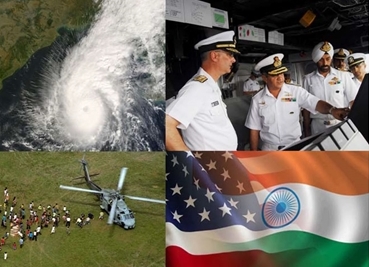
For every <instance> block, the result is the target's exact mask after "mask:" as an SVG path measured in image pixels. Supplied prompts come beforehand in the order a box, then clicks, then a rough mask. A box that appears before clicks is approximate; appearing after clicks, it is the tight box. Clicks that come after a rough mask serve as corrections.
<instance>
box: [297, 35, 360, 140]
mask: <svg viewBox="0 0 369 267" xmlns="http://www.w3.org/2000/svg"><path fill="white" fill-rule="evenodd" d="M333 51H334V50H333V46H332V45H331V44H330V43H329V42H326V41H325V42H320V43H318V44H317V45H316V46H315V47H314V49H313V51H312V59H313V61H314V62H315V63H316V65H317V69H316V70H315V71H313V72H311V73H309V74H307V75H305V79H304V82H303V87H304V88H305V89H306V90H308V92H309V93H311V94H313V95H315V96H317V97H318V98H319V99H322V100H324V101H327V102H328V103H330V104H331V105H333V106H335V107H339V108H347V107H351V106H352V104H353V101H354V99H355V97H356V94H357V92H358V88H357V86H356V85H355V84H354V82H353V80H352V77H351V76H350V73H349V72H347V71H340V70H337V69H335V68H333V67H331V62H332V57H333ZM303 117H304V132H305V136H309V135H311V134H317V133H320V132H322V131H325V130H326V129H327V128H328V127H331V126H332V125H335V124H337V123H339V120H337V119H335V118H334V117H333V116H332V115H331V114H322V113H317V114H310V113H309V112H308V111H306V110H304V111H303Z"/></svg>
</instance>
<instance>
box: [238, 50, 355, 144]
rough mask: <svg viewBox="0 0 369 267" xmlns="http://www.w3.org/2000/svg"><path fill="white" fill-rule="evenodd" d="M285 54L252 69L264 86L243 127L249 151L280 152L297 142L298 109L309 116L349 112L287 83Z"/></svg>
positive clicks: (254, 98)
mask: <svg viewBox="0 0 369 267" xmlns="http://www.w3.org/2000/svg"><path fill="white" fill-rule="evenodd" d="M283 57H284V55H283V54H281V53H279V54H274V55H271V56H269V57H267V58H265V59H263V60H261V61H260V62H259V63H258V64H256V66H255V70H257V71H258V70H260V73H261V74H262V78H263V80H264V82H265V83H266V86H265V88H264V89H263V90H261V91H260V92H258V93H257V94H256V95H255V96H254V97H253V98H252V102H251V107H250V110H249V113H248V114H247V117H246V123H245V126H246V127H247V128H249V129H250V150H258V148H259V139H261V141H262V142H261V150H279V149H281V148H283V147H284V146H287V145H289V144H292V143H294V142H295V141H298V140H300V137H301V135H302V133H301V126H300V122H299V119H300V110H301V108H305V109H307V110H309V111H310V112H311V113H312V114H314V113H316V112H317V111H319V112H321V113H324V114H328V113H330V114H332V115H333V116H334V117H335V118H337V119H341V120H342V119H344V118H345V117H346V116H347V114H348V109H337V108H335V107H333V106H332V105H330V104H329V103H327V102H325V101H322V100H320V99H319V98H317V97H316V96H314V95H312V94H310V93H308V92H307V91H306V90H304V89H303V88H302V87H300V86H296V85H291V84H286V83H285V80H284V73H285V72H286V71H288V69H287V68H286V67H285V66H284V65H283V64H282V59H283Z"/></svg>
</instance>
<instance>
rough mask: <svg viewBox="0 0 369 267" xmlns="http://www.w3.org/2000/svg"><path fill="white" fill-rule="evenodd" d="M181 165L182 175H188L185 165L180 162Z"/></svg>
mask: <svg viewBox="0 0 369 267" xmlns="http://www.w3.org/2000/svg"><path fill="white" fill-rule="evenodd" d="M182 165H183V169H182V171H183V172H184V176H185V177H186V176H187V175H188V171H187V166H186V165H184V164H182Z"/></svg>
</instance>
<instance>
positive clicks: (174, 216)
mask: <svg viewBox="0 0 369 267" xmlns="http://www.w3.org/2000/svg"><path fill="white" fill-rule="evenodd" d="M172 214H173V219H174V220H177V221H178V222H179V223H180V222H181V221H180V220H179V219H180V218H181V217H182V216H183V215H179V214H178V213H177V211H174V213H173V212H172Z"/></svg>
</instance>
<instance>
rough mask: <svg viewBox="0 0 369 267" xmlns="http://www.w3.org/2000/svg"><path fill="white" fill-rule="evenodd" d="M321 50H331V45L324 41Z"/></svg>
mask: <svg viewBox="0 0 369 267" xmlns="http://www.w3.org/2000/svg"><path fill="white" fill-rule="evenodd" d="M320 50H322V51H323V52H328V51H329V50H331V46H330V45H329V44H328V42H324V44H323V45H322V47H321V48H320Z"/></svg>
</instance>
